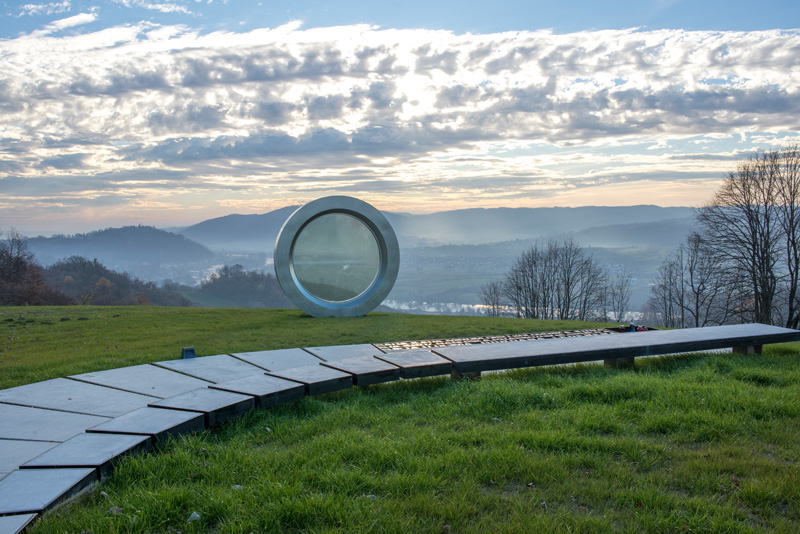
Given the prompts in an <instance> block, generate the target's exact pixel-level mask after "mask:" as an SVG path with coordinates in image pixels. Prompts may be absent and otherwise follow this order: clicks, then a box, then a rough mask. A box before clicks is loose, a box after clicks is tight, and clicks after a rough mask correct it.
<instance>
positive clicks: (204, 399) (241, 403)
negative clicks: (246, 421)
mask: <svg viewBox="0 0 800 534" xmlns="http://www.w3.org/2000/svg"><path fill="white" fill-rule="evenodd" d="M261 373H262V374H263V371H261ZM150 406H152V407H154V408H171V409H173V410H185V411H188V412H199V413H202V414H204V416H205V425H206V427H210V426H214V425H216V424H219V423H224V422H225V421H228V420H229V419H233V418H234V417H238V416H240V415H244V414H246V413H247V412H249V411H250V410H252V409H253V408H255V399H254V398H253V396H252V395H242V394H240V393H232V392H230V391H223V390H221V389H209V388H203V389H195V390H194V391H189V392H187V393H182V394H180V395H176V396H174V397H170V398H168V399H162V400H160V401H156V402H152V403H150Z"/></svg>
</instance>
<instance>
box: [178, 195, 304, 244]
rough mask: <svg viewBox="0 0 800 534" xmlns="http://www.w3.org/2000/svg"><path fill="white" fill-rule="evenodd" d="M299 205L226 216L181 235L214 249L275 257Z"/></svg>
mask: <svg viewBox="0 0 800 534" xmlns="http://www.w3.org/2000/svg"><path fill="white" fill-rule="evenodd" d="M297 208H298V206H289V207H286V208H281V209H278V210H275V211H271V212H269V213H263V214H261V215H238V214H234V215H226V216H224V217H217V218H216V219H209V220H207V221H203V222H200V223H197V224H195V225H193V226H189V227H188V228H185V229H183V230H182V231H181V232H180V233H181V234H182V235H184V236H186V237H188V238H189V239H192V240H194V241H197V242H198V243H202V244H203V245H205V246H207V247H209V248H211V249H214V250H220V251H221V250H225V251H228V252H231V251H237V252H267V253H268V255H270V256H272V249H273V248H274V247H275V240H276V239H277V238H278V232H280V229H281V226H283V223H284V222H286V219H288V218H289V215H291V214H292V213H294V212H295V210H297Z"/></svg>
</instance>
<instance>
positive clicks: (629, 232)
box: [572, 217, 695, 248]
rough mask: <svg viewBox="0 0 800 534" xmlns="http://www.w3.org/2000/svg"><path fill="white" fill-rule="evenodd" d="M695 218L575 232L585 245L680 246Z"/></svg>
mask: <svg viewBox="0 0 800 534" xmlns="http://www.w3.org/2000/svg"><path fill="white" fill-rule="evenodd" d="M694 222H695V219H694V217H683V218H681V219H666V220H663V221H657V222H649V223H634V224H612V225H608V226H597V227H594V228H587V229H585V230H581V231H579V232H575V233H574V234H572V235H573V237H574V238H575V240H576V241H578V243H580V244H581V245H583V246H584V247H610V248H616V247H667V246H670V247H677V246H678V245H680V244H681V243H683V242H685V241H686V236H687V235H688V234H689V231H690V230H691V229H692V227H693V226H694Z"/></svg>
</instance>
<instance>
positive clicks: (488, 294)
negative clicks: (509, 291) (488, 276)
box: [481, 281, 504, 317]
mask: <svg viewBox="0 0 800 534" xmlns="http://www.w3.org/2000/svg"><path fill="white" fill-rule="evenodd" d="M481 303H483V305H484V306H486V315H488V316H489V317H500V316H501V315H502V314H503V308H504V306H503V284H502V283H500V282H498V281H492V282H489V283H488V284H484V285H482V286H481Z"/></svg>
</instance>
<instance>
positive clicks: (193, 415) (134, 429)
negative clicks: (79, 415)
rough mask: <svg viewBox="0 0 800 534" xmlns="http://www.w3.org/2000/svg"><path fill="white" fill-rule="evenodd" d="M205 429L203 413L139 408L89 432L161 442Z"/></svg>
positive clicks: (89, 429) (92, 428) (90, 429)
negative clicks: (128, 435) (137, 435)
mask: <svg viewBox="0 0 800 534" xmlns="http://www.w3.org/2000/svg"><path fill="white" fill-rule="evenodd" d="M203 429H205V417H204V416H203V414H202V413H197V412H186V411H182V410H168V409H164V408H151V407H145V408H139V409H138V410H136V411H133V412H130V413H126V414H125V415H121V416H119V417H117V418H114V419H111V420H109V421H106V422H104V423H101V424H99V425H97V426H93V427H91V428H88V429H87V430H86V431H87V432H107V433H111V434H141V435H145V436H152V437H153V439H154V440H155V441H161V440H164V439H166V438H167V437H169V436H178V435H180V434H187V433H189V432H200V431H202V430H203Z"/></svg>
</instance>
